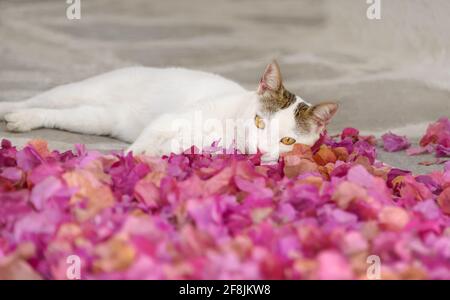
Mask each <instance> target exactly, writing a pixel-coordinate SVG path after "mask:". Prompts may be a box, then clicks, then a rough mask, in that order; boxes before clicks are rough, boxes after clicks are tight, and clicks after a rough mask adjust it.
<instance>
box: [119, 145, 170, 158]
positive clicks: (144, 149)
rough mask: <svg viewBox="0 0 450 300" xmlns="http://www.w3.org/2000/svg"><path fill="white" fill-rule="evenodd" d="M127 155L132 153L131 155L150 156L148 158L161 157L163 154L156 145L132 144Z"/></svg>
mask: <svg viewBox="0 0 450 300" xmlns="http://www.w3.org/2000/svg"><path fill="white" fill-rule="evenodd" d="M126 152H127V153H129V152H132V153H133V155H142V154H144V155H150V156H162V155H163V154H164V153H163V151H162V150H161V149H159V148H158V146H156V145H145V144H133V145H131V146H130V147H129V148H128V149H127V151H126Z"/></svg>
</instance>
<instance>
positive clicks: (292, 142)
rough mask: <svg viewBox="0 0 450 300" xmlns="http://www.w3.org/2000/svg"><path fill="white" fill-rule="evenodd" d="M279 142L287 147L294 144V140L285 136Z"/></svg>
mask: <svg viewBox="0 0 450 300" xmlns="http://www.w3.org/2000/svg"><path fill="white" fill-rule="evenodd" d="M280 142H282V143H283V144H285V145H288V146H289V145H292V144H295V139H293V138H291V137H288V136H287V137H284V138H282V139H281V140H280Z"/></svg>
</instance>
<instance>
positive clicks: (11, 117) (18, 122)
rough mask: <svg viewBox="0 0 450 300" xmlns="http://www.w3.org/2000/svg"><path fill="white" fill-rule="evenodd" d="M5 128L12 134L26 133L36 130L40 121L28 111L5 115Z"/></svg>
mask: <svg viewBox="0 0 450 300" xmlns="http://www.w3.org/2000/svg"><path fill="white" fill-rule="evenodd" d="M5 121H6V128H7V129H8V130H9V131H13V132H26V131H30V130H33V129H35V128H38V127H39V126H40V124H41V119H40V117H39V115H38V114H37V113H35V112H34V111H30V110H24V111H17V112H12V113H8V114H6V115H5Z"/></svg>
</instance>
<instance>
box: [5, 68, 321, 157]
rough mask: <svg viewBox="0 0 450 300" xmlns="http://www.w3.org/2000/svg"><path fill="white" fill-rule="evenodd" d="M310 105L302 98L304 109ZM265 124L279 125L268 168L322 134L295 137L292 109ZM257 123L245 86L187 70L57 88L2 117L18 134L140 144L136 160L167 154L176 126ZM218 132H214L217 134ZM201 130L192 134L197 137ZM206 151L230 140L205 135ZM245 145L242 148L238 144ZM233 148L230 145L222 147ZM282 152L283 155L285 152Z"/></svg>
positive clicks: (124, 73) (124, 74) (268, 149)
mask: <svg viewBox="0 0 450 300" xmlns="http://www.w3.org/2000/svg"><path fill="white" fill-rule="evenodd" d="M298 101H303V100H302V99H300V98H299V97H297V102H298ZM295 106H296V104H294V105H291V106H290V107H289V108H288V109H284V110H281V111H279V112H277V113H276V114H274V115H272V116H270V118H268V119H264V121H265V122H266V123H267V125H268V126H266V127H267V128H266V129H264V130H259V131H258V136H260V135H261V133H264V132H266V131H267V130H269V129H268V128H269V127H270V125H271V124H273V123H274V122H278V130H279V131H278V132H277V134H276V138H275V139H274V140H273V141H271V142H269V143H267V142H266V144H265V145H263V143H260V142H258V147H259V148H260V150H261V151H263V152H264V153H267V154H266V158H267V159H268V160H272V159H276V158H278V153H279V151H278V150H280V151H281V152H285V151H289V150H290V149H291V148H292V146H286V145H281V143H280V142H279V137H285V136H290V137H293V138H295V139H296V140H297V142H298V143H305V144H309V145H312V144H313V143H314V142H315V141H316V140H317V139H318V133H317V132H315V131H314V132H312V133H309V134H302V135H300V134H299V133H298V131H297V130H296V126H295V120H294V117H293V116H294V113H293V109H294V108H295ZM199 113H200V114H201V117H202V119H203V120H205V121H206V120H218V121H219V123H221V124H222V125H223V126H225V123H226V120H237V119H245V120H253V119H254V117H255V114H257V113H259V98H258V95H257V93H256V92H249V91H247V90H245V89H244V88H242V87H241V86H240V85H239V84H237V83H235V82H233V81H230V80H228V79H225V78H223V77H221V76H218V75H215V74H210V73H205V72H200V71H193V70H187V69H180V68H166V69H158V68H144V67H133V68H126V69H121V70H116V71H113V72H110V73H106V74H103V75H99V76H96V77H93V78H90V79H87V80H84V81H81V82H77V83H72V84H68V85H63V86H60V87H56V88H54V89H52V90H50V91H48V92H45V93H42V94H40V95H37V96H36V97H33V98H31V99H28V100H26V101H22V102H3V103H0V117H3V118H4V119H5V120H6V121H7V128H8V129H9V130H12V131H18V132H23V131H29V130H32V129H35V128H39V127H46V128H57V129H63V130H69V131H74V132H80V133H86V134H98V135H109V136H112V137H115V138H118V139H120V140H123V141H126V142H130V143H133V144H132V145H131V147H130V148H129V150H131V151H133V152H134V153H147V154H154V155H160V154H167V153H169V152H171V151H173V150H174V149H173V141H174V140H176V139H177V137H178V136H179V135H180V132H179V130H176V129H174V126H173V123H174V121H175V120H190V121H191V122H195V120H196V116H198V114H199ZM213 127H214V126H213ZM192 128H194V127H191V129H192ZM202 135H203V137H204V140H203V141H197V142H195V143H194V145H195V146H197V147H199V148H202V146H206V145H209V144H211V142H212V141H214V140H217V139H221V140H222V141H224V140H225V137H224V133H223V132H222V131H221V130H217V129H214V128H212V129H210V130H209V131H208V130H206V131H203V132H202ZM239 142H240V141H237V143H238V144H239ZM223 146H226V147H227V146H229V145H223ZM278 146H280V148H279V149H278Z"/></svg>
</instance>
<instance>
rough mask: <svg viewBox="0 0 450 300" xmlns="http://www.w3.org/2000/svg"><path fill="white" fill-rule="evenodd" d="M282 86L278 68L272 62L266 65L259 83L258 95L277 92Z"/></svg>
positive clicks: (275, 63) (276, 64) (274, 62)
mask: <svg viewBox="0 0 450 300" xmlns="http://www.w3.org/2000/svg"><path fill="white" fill-rule="evenodd" d="M281 86H282V80H281V71H280V66H279V65H278V63H277V62H276V61H275V60H274V61H272V62H271V63H270V64H269V65H267V67H266V70H265V71H264V74H263V75H262V77H261V80H260V81H259V86H258V94H260V95H262V94H264V93H265V92H266V91H271V92H274V91H278V90H279V89H280V88H281Z"/></svg>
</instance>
